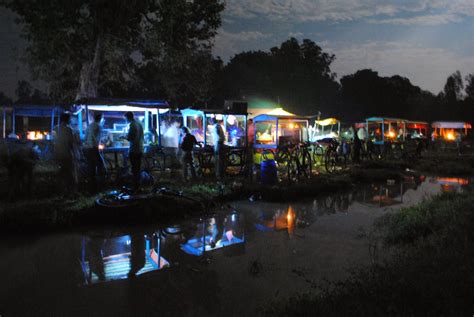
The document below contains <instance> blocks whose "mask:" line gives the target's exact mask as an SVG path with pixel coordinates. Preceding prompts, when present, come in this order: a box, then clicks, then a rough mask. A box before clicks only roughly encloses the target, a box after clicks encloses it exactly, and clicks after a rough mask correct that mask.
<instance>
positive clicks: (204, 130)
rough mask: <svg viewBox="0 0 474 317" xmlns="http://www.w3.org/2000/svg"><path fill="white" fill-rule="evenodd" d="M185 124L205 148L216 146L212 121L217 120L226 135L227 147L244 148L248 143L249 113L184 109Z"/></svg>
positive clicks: (182, 111)
mask: <svg viewBox="0 0 474 317" xmlns="http://www.w3.org/2000/svg"><path fill="white" fill-rule="evenodd" d="M181 113H182V116H183V124H184V126H185V127H188V128H189V129H190V130H191V133H192V134H193V135H194V136H195V137H196V140H197V141H198V142H202V143H203V144H204V145H205V146H212V145H214V140H213V138H212V135H213V133H212V132H213V131H212V124H211V121H212V120H213V119H216V120H217V122H218V123H219V124H220V125H222V127H223V129H224V133H225V145H227V146H229V147H233V148H242V147H245V146H246V142H247V137H246V135H247V113H246V112H244V111H242V112H237V111H234V112H232V111H225V110H207V109H206V110H197V109H183V110H181Z"/></svg>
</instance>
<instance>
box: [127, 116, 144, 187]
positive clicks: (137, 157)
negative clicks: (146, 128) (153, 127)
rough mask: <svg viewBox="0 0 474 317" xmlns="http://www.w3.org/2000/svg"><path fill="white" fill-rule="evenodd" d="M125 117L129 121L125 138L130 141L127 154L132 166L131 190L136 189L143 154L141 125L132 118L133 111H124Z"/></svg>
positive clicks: (138, 184)
mask: <svg viewBox="0 0 474 317" xmlns="http://www.w3.org/2000/svg"><path fill="white" fill-rule="evenodd" d="M125 119H126V120H127V122H128V123H129V128H128V135H127V140H128V142H129V143H130V147H129V152H128V155H129V159H130V165H131V167H132V177H133V190H134V191H138V189H139V188H140V170H141V166H142V156H143V127H142V125H141V124H140V123H139V122H138V121H137V120H136V119H135V118H134V116H133V112H127V113H125Z"/></svg>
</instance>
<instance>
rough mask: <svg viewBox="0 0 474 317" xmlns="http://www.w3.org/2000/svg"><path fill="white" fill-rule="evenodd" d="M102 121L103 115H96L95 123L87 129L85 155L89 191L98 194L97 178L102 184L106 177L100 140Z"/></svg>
mask: <svg viewBox="0 0 474 317" xmlns="http://www.w3.org/2000/svg"><path fill="white" fill-rule="evenodd" d="M102 119H103V115H102V113H96V114H95V116H94V121H93V122H92V123H91V124H89V126H88V127H87V130H86V140H85V142H84V155H85V157H86V159H87V165H88V168H89V182H90V184H91V186H90V187H89V189H90V190H91V191H92V192H96V191H97V190H98V189H99V186H98V182H97V177H99V179H100V183H102V182H103V180H104V177H105V165H104V160H103V158H102V155H101V153H100V151H99V145H100V138H101V135H102V126H101V121H102Z"/></svg>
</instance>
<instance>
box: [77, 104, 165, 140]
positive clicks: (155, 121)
mask: <svg viewBox="0 0 474 317" xmlns="http://www.w3.org/2000/svg"><path fill="white" fill-rule="evenodd" d="M74 111H75V112H76V114H77V116H78V118H77V121H78V130H79V133H80V135H81V137H84V134H85V127H84V124H85V126H87V125H88V124H89V121H90V120H91V118H90V111H101V112H104V114H105V113H107V116H106V118H105V119H106V124H107V125H108V126H107V127H105V128H104V130H105V131H107V132H108V140H109V141H110V142H108V143H110V144H115V145H114V146H112V147H121V144H120V142H119V141H118V139H117V138H120V135H122V134H123V133H124V130H123V129H124V127H125V124H124V123H123V122H122V121H123V120H122V116H123V114H124V113H125V112H127V111H131V112H139V113H141V114H140V116H141V118H142V119H143V120H142V121H143V122H141V123H142V124H143V126H144V130H145V133H148V132H150V133H151V134H152V135H153V133H152V132H151V131H154V130H156V134H157V135H158V139H157V140H155V141H157V142H158V144H159V145H161V137H160V136H161V134H160V131H159V130H160V122H159V121H160V114H163V113H166V112H168V111H169V104H168V102H166V101H164V100H142V99H117V98H92V99H82V100H80V101H78V102H76V104H75V105H74ZM83 111H85V113H83ZM84 119H85V120H84ZM149 138H150V137H148V139H149ZM151 138H152V139H153V137H151ZM146 139H147V138H146ZM146 141H147V140H146ZM150 142H153V140H151V141H150ZM145 143H146V144H148V143H149V142H145Z"/></svg>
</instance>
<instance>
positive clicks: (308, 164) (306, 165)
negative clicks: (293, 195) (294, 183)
mask: <svg viewBox="0 0 474 317" xmlns="http://www.w3.org/2000/svg"><path fill="white" fill-rule="evenodd" d="M312 173H313V163H312V161H311V154H310V153H309V152H308V150H306V149H304V150H303V151H302V153H301V157H300V173H299V174H300V175H303V176H304V177H306V178H310V177H311V175H312Z"/></svg>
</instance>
